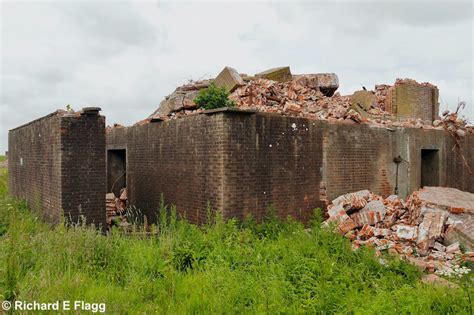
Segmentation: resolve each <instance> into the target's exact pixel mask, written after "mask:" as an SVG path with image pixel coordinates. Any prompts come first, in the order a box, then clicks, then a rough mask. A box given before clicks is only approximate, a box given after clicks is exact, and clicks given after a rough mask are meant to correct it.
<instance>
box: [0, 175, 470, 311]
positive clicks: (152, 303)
mask: <svg viewBox="0 0 474 315" xmlns="http://www.w3.org/2000/svg"><path fill="white" fill-rule="evenodd" d="M5 179H6V174H3V175H2V176H1V177H0V193H1V196H0V224H1V227H0V234H1V236H0V300H2V299H7V300H15V299H17V300H23V301H33V300H35V301H40V302H51V301H56V300H85V301H88V302H105V303H106V305H107V312H109V313H130V314H143V313H163V314H186V313H199V314H208V313H219V314H221V313H226V314H234V313H238V314H239V313H270V314H274V313H287V314H293V313H354V314H400V313H403V314H408V313H411V314H433V313H436V314H461V313H468V312H469V307H470V305H469V300H468V298H467V294H466V289H463V288H459V289H446V288H440V287H433V286H427V285H423V284H422V283H421V282H420V280H419V278H420V273H419V272H418V271H417V270H416V269H415V268H414V267H413V266H411V265H408V264H406V263H405V262H403V261H400V260H398V259H396V258H391V257H385V259H386V261H387V262H386V265H382V264H380V262H379V259H378V258H376V257H375V256H374V253H373V251H372V250H370V249H361V250H358V251H356V252H354V251H352V250H351V246H350V243H349V242H348V241H347V240H346V239H344V238H342V237H340V236H338V235H336V234H333V233H331V232H330V231H328V230H326V229H322V228H320V218H319V216H318V215H316V216H315V220H314V222H313V224H312V225H311V226H310V227H309V228H308V227H304V226H302V225H301V224H299V223H298V222H295V221H293V220H291V219H289V220H287V221H286V222H281V221H279V220H278V219H277V218H276V217H274V216H270V217H269V218H268V220H267V222H265V223H264V224H256V223H255V222H254V221H253V220H252V219H251V218H249V219H248V220H246V221H245V222H242V223H239V222H237V221H235V220H230V221H228V222H224V220H222V218H221V217H220V216H219V215H217V217H216V216H212V215H210V220H209V221H210V222H209V224H207V225H204V226H201V227H198V226H195V225H191V224H189V223H187V222H186V221H183V220H178V219H177V218H176V211H175V209H174V208H167V207H166V206H165V205H164V203H163V204H162V206H161V207H160V209H158V211H159V212H160V213H159V216H158V217H160V218H161V220H160V221H161V222H160V224H159V225H156V226H155V225H152V226H149V227H148V228H147V229H148V232H149V233H132V234H125V233H123V232H121V231H120V230H117V229H114V230H112V231H111V233H109V234H108V235H103V234H100V233H99V232H97V231H96V230H95V229H93V228H91V227H88V226H85V225H80V226H75V227H65V226H64V225H60V226H56V227H49V226H48V225H46V224H45V223H43V222H42V221H41V220H39V219H38V218H37V216H36V215H35V214H34V213H32V212H30V211H29V210H28V209H27V207H25V205H24V204H22V203H19V202H17V201H14V200H11V199H9V198H8V197H7V196H6V186H5ZM140 229H142V230H143V227H136V230H140ZM150 232H151V233H150ZM467 290H471V291H470V292H471V295H472V287H467Z"/></svg>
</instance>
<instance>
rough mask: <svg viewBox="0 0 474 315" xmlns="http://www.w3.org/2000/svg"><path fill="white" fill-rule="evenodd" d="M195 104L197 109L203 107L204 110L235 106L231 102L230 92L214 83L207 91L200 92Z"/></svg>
mask: <svg viewBox="0 0 474 315" xmlns="http://www.w3.org/2000/svg"><path fill="white" fill-rule="evenodd" d="M194 103H196V105H197V107H203V108H204V109H214V108H221V107H233V106H235V103H234V101H232V100H229V92H227V90H226V89H225V88H224V87H218V86H216V85H215V84H214V83H211V85H209V87H208V88H207V89H203V90H201V91H199V94H198V96H197V97H196V98H195V99H194Z"/></svg>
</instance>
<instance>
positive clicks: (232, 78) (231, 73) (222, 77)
mask: <svg viewBox="0 0 474 315" xmlns="http://www.w3.org/2000/svg"><path fill="white" fill-rule="evenodd" d="M213 82H214V83H215V85H217V86H220V87H224V88H225V89H226V91H228V92H233V91H234V90H235V89H236V88H237V87H239V86H242V85H244V84H245V82H244V80H243V79H242V77H241V76H240V75H239V73H238V72H237V70H235V69H234V68H231V67H225V68H224V69H223V70H222V71H221V72H220V73H219V75H218V76H217V77H216V78H215V79H214V81H213Z"/></svg>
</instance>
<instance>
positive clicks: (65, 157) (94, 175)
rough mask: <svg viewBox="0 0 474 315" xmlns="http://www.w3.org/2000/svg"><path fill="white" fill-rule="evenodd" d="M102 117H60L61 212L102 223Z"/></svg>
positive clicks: (75, 219)
mask: <svg viewBox="0 0 474 315" xmlns="http://www.w3.org/2000/svg"><path fill="white" fill-rule="evenodd" d="M105 165H106V164H105V117H103V116H100V115H93V114H92V115H91V114H85V115H81V116H78V117H63V118H62V119H61V189H62V207H63V210H64V215H65V216H66V217H67V218H68V219H71V220H72V221H73V222H77V221H78V220H79V216H84V217H85V218H86V222H88V223H95V224H102V225H104V224H105V194H106V169H105Z"/></svg>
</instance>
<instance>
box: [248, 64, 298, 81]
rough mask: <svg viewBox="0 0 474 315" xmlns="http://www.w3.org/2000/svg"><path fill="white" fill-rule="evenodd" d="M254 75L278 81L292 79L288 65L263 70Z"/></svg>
mask: <svg viewBox="0 0 474 315" xmlns="http://www.w3.org/2000/svg"><path fill="white" fill-rule="evenodd" d="M255 77H257V78H265V79H268V80H273V81H278V82H287V81H290V80H292V75H291V70H290V67H288V66H286V67H278V68H272V69H269V70H265V71H263V72H260V73H257V74H256V75H255Z"/></svg>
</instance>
